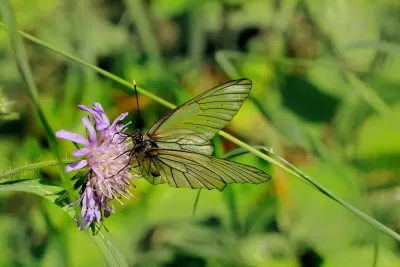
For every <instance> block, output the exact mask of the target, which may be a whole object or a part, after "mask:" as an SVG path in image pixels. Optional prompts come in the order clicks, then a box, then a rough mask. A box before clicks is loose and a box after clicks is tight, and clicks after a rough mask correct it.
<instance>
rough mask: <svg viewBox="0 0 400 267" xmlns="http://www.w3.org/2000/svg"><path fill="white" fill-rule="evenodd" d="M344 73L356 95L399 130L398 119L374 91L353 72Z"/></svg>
mask: <svg viewBox="0 0 400 267" xmlns="http://www.w3.org/2000/svg"><path fill="white" fill-rule="evenodd" d="M345 75H346V78H347V80H348V82H349V83H350V85H351V86H352V88H353V89H354V90H356V91H357V93H358V95H359V96H360V97H361V98H362V99H363V100H364V101H365V102H367V103H368V104H369V105H370V106H371V107H372V108H373V109H375V111H376V112H378V113H379V114H380V115H382V116H383V117H384V118H385V119H386V120H387V121H388V122H389V123H390V124H392V125H393V126H394V127H395V128H396V129H397V130H398V131H399V132H400V123H399V121H398V120H397V119H396V117H395V115H394V114H393V113H392V111H391V110H390V108H389V107H388V106H387V105H386V104H385V102H383V100H382V99H381V98H380V97H379V96H378V95H377V94H376V93H375V91H374V90H373V89H372V88H370V87H369V86H367V85H366V84H365V83H363V82H362V81H360V80H359V79H358V78H357V77H356V76H355V75H354V74H351V73H349V72H347V73H345Z"/></svg>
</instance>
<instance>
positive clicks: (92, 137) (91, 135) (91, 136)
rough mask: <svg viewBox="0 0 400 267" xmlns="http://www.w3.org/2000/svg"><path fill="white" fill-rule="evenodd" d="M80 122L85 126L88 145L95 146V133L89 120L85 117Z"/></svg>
mask: <svg viewBox="0 0 400 267" xmlns="http://www.w3.org/2000/svg"><path fill="white" fill-rule="evenodd" d="M82 122H83V124H85V126H86V129H87V130H88V133H89V141H90V144H91V145H96V143H97V137H96V131H95V129H94V127H93V125H92V124H91V123H90V120H89V119H88V118H86V117H83V118H82Z"/></svg>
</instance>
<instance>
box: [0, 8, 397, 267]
mask: <svg viewBox="0 0 400 267" xmlns="http://www.w3.org/2000/svg"><path fill="white" fill-rule="evenodd" d="M10 3H11V5H12V7H13V10H14V13H15V14H14V15H15V17H16V21H17V23H18V25H19V28H20V29H21V30H23V31H25V32H28V33H30V34H33V35H34V36H36V37H38V38H40V39H42V40H44V41H46V42H48V43H49V44H51V45H52V46H54V47H55V48H57V49H58V50H60V51H63V52H67V53H70V54H73V55H75V56H77V57H79V58H81V59H83V60H85V61H86V62H88V63H90V64H93V65H97V66H99V67H101V68H103V69H105V70H107V71H110V72H112V73H114V74H115V75H118V76H120V77H121V78H123V79H126V80H128V81H131V80H133V79H135V80H136V81H137V83H138V85H139V86H140V87H141V88H144V89H146V90H148V91H150V92H152V93H154V94H156V95H158V96H159V97H161V98H163V99H166V100H168V101H170V102H172V103H176V104H179V103H182V102H184V101H186V100H188V99H190V98H191V97H193V96H195V95H197V94H199V93H201V92H203V91H205V90H206V89H209V88H211V87H214V86H216V85H218V84H220V83H222V82H224V81H227V80H230V79H235V78H242V77H246V78H249V79H251V80H252V81H253V89H252V92H251V99H249V100H247V101H246V103H245V104H244V106H243V107H242V109H241V110H240V112H239V113H238V115H237V116H236V117H235V118H234V120H233V121H232V123H231V124H230V125H229V126H228V127H227V128H226V131H227V132H229V133H231V134H233V135H234V136H236V137H238V138H240V139H242V140H244V141H245V142H247V143H248V144H251V145H264V146H267V147H271V148H273V149H274V151H275V152H276V153H278V154H279V155H281V156H282V157H283V158H285V159H286V160H288V161H289V162H291V163H293V164H294V165H295V166H297V167H299V168H300V169H301V170H303V171H304V172H305V173H307V174H308V175H310V176H311V177H313V179H315V180H317V181H318V182H320V183H321V184H323V185H324V186H325V187H326V188H328V189H329V190H330V191H332V192H334V193H336V194H337V195H338V196H340V197H341V198H342V199H344V200H346V201H348V202H350V203H351V204H353V205H354V206H356V207H358V208H359V209H361V210H362V211H363V212H365V213H367V214H369V215H371V216H373V217H374V218H377V219H378V220H379V221H381V222H382V223H384V224H385V225H387V226H388V227H390V228H391V229H393V230H395V231H397V232H400V179H399V174H400V168H399V166H400V165H399V163H400V138H399V133H400V105H399V104H400V90H399V89H400V75H399V69H400V57H399V56H400V44H399V43H400V31H399V29H400V3H399V1H398V0H374V1H373V0H369V1H367V0H281V1H280V0H248V1H245V0H205V1H193V0H151V1H144V0H125V1H124V0H80V1H67V0H43V1H42V0H41V1H38V0H36V1H24V0H11V1H10ZM24 44H25V47H26V50H27V53H28V58H29V62H30V65H31V68H32V72H33V76H34V79H35V82H36V84H37V87H38V89H39V91H40V101H41V104H42V106H43V109H44V111H45V114H46V116H47V119H48V120H49V122H50V124H51V127H52V128H53V129H54V130H58V129H62V128H64V129H68V130H71V131H76V132H80V133H82V134H84V128H83V126H82V125H81V122H80V118H81V117H82V116H83V115H84V114H83V113H82V112H81V111H79V110H78V109H77V108H76V106H77V104H81V103H82V104H85V105H89V106H91V105H92V103H93V102H101V103H102V105H103V106H104V108H105V109H106V111H107V113H108V114H109V116H110V117H111V118H115V117H116V116H118V115H119V113H121V112H126V111H128V112H130V117H129V120H132V128H131V129H132V130H133V129H136V128H139V127H142V129H143V130H147V129H148V128H149V127H150V126H151V125H152V124H153V123H154V122H155V121H156V120H157V119H158V118H160V117H161V116H162V115H163V114H165V112H167V111H168V109H167V108H165V107H163V106H161V105H160V104H159V103H157V102H155V101H153V100H151V99H150V98H147V97H144V96H142V95H139V103H140V109H141V114H142V118H138V116H137V112H136V99H135V97H134V95H133V94H132V91H131V90H130V89H127V88H124V87H123V86H121V85H119V84H117V83H115V82H113V81H111V80H109V79H107V78H105V77H103V76H101V75H99V74H97V73H95V72H94V71H92V70H90V69H87V68H85V67H84V66H82V65H79V64H76V63H74V62H72V61H70V60H68V59H66V58H64V57H61V56H60V55H57V54H55V53H53V52H50V51H48V50H46V49H45V48H43V47H42V46H40V45H37V44H34V43H32V42H30V41H27V40H25V41H24ZM0 86H1V91H0V134H1V136H0V169H1V170H3V171H7V170H9V169H12V168H16V167H19V166H24V165H26V164H27V163H32V162H40V161H43V160H48V159H51V158H53V156H54V153H52V151H50V149H49V144H48V141H47V139H46V135H45V133H44V130H43V129H42V127H41V124H40V122H39V120H38V118H37V117H36V116H35V115H34V112H33V107H32V104H31V102H30V99H29V96H28V94H27V88H26V84H25V83H24V82H23V80H22V78H21V76H20V74H19V72H18V69H17V67H16V64H15V59H14V57H13V54H12V50H11V47H10V44H9V40H8V37H7V32H6V31H5V30H4V29H3V28H2V29H1V32H0ZM213 142H214V144H215V147H216V152H215V155H216V156H223V155H224V154H225V153H226V152H229V151H232V150H234V149H236V146H235V145H234V144H232V143H231V142H229V141H227V140H224V139H222V138H221V137H215V138H214V139H213ZM59 145H60V149H61V151H62V152H63V155H64V156H65V158H70V153H71V152H72V151H73V149H74V147H73V145H72V144H69V143H68V142H59ZM234 160H237V161H240V162H243V163H247V164H250V165H253V166H257V167H259V168H261V169H263V170H265V171H266V172H268V173H270V174H271V175H272V177H273V179H272V180H271V181H270V182H268V183H265V184H261V185H258V186H255V185H229V186H228V187H227V188H226V189H225V190H224V191H223V192H222V193H221V192H215V191H216V190H213V191H204V190H203V191H202V192H201V194H200V196H199V199H198V203H197V209H196V210H195V213H194V212H193V211H194V203H195V199H196V197H197V194H198V191H197V190H190V189H176V188H170V187H168V185H159V186H152V185H150V184H148V183H147V182H146V181H142V180H138V181H134V184H135V185H136V188H132V189H131V191H132V192H133V193H134V195H135V197H134V198H133V199H132V200H131V201H125V202H124V203H125V204H124V205H123V206H121V205H120V204H118V203H117V202H116V203H115V205H116V207H117V212H116V213H115V214H113V215H112V216H111V217H110V218H109V219H107V220H106V221H105V226H106V227H107V229H108V230H109V231H110V233H111V235H112V236H113V238H114V239H115V241H114V242H115V244H116V245H118V246H119V247H120V249H121V251H122V252H123V254H124V256H125V257H126V258H127V259H128V261H129V264H130V265H131V266H356V265H357V266H400V245H399V243H398V242H396V241H394V240H393V239H391V238H389V237H387V236H385V235H383V234H381V233H378V232H377V231H376V230H375V229H374V228H372V227H370V226H369V225H368V224H367V223H366V222H365V221H362V220H361V219H359V218H358V217H356V216H354V215H353V214H351V213H350V212H349V211H348V210H346V209H345V208H343V207H342V206H340V205H338V204H337V203H335V202H333V201H332V200H331V199H329V198H328V197H326V196H324V195H323V194H321V193H320V192H318V191H317V190H315V189H313V188H312V187H310V186H308V185H306V184H305V183H303V182H301V181H299V180H298V179H297V178H295V177H294V176H291V175H288V174H287V173H286V172H284V171H283V170H282V169H279V168H278V167H276V166H274V165H271V164H268V163H266V162H265V161H262V160H260V159H259V158H257V157H255V156H253V155H249V154H246V155H243V156H240V157H236V158H235V159H234ZM19 176H24V177H26V178H41V179H46V180H49V181H55V180H57V179H58V178H59V176H58V174H57V169H51V168H49V169H45V170H39V171H35V172H26V173H22V174H19ZM0 212H1V213H0V251H1V253H0V266H101V265H104V259H103V256H102V254H101V252H100V251H99V250H98V249H97V247H96V246H95V245H94V243H93V242H92V240H91V239H90V237H89V235H88V234H87V233H85V232H80V231H78V230H77V228H76V223H75V222H74V221H73V220H72V219H71V218H70V217H69V216H68V215H66V213H64V212H63V211H62V210H61V209H60V208H59V207H57V206H56V205H54V204H53V203H51V202H50V201H48V200H46V199H44V198H41V197H39V196H36V195H34V194H28V193H15V192H3V193H1V194H0Z"/></svg>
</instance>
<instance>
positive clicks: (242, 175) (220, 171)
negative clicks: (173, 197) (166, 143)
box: [139, 149, 271, 191]
mask: <svg viewBox="0 0 400 267" xmlns="http://www.w3.org/2000/svg"><path fill="white" fill-rule="evenodd" d="M143 159H144V160H139V162H140V166H141V167H140V170H141V172H142V175H143V176H144V178H146V179H147V180H148V181H149V182H150V183H153V184H160V183H168V184H169V185H170V186H172V187H187V188H205V189H209V190H211V189H218V190H220V191H221V190H223V189H224V188H225V186H226V184H230V183H252V184H259V183H263V182H266V181H269V180H270V179H271V176H269V175H268V174H266V173H264V172H263V171H261V170H259V169H257V168H254V167H251V166H248V165H245V164H241V163H237V162H233V161H229V160H225V159H221V158H216V157H212V156H207V155H202V154H198V153H194V152H188V151H182V150H170V149H154V150H152V151H151V152H150V155H149V157H147V158H143Z"/></svg>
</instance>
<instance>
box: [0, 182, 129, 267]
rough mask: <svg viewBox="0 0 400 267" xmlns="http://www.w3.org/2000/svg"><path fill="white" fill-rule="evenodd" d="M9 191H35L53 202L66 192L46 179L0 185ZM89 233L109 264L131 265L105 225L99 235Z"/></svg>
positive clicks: (68, 212) (70, 210) (66, 208)
mask: <svg viewBox="0 0 400 267" xmlns="http://www.w3.org/2000/svg"><path fill="white" fill-rule="evenodd" d="M7 191H20V192H27V193H33V194H36V195H39V196H41V197H44V198H46V199H47V200H49V201H51V202H53V203H56V201H57V198H58V196H60V195H61V194H62V193H63V192H65V190H64V189H63V188H61V187H59V186H54V185H51V184H49V183H48V182H46V181H44V180H24V181H16V182H11V183H8V184H2V185H0V192H7ZM60 208H62V210H64V211H65V212H66V213H67V214H68V215H69V216H70V217H71V218H75V210H74V209H72V208H68V206H60ZM77 231H78V230H77ZM88 234H89V235H90V237H91V238H92V240H93V241H94V243H95V244H96V245H97V247H98V248H99V249H100V251H101V252H102V254H103V256H104V258H105V260H106V261H107V263H108V265H109V266H123V267H125V266H126V267H127V266H129V265H128V262H127V260H126V259H125V258H124V256H123V254H122V252H121V251H120V249H119V248H118V247H117V245H116V244H115V242H114V241H113V240H112V238H111V236H110V234H109V233H107V231H106V230H105V229H104V227H101V229H100V230H99V232H98V234H97V235H94V236H92V235H91V234H90V233H89V232H88Z"/></svg>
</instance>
